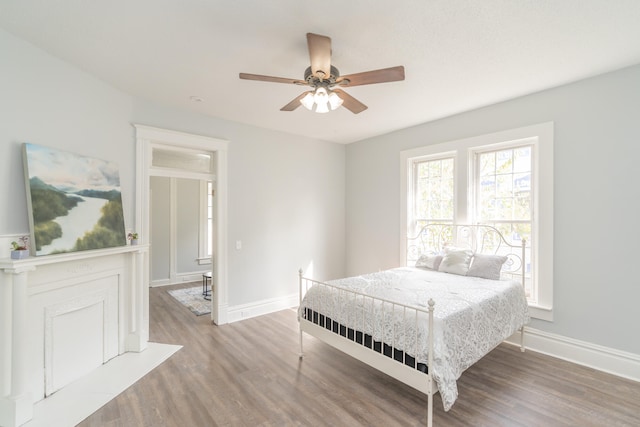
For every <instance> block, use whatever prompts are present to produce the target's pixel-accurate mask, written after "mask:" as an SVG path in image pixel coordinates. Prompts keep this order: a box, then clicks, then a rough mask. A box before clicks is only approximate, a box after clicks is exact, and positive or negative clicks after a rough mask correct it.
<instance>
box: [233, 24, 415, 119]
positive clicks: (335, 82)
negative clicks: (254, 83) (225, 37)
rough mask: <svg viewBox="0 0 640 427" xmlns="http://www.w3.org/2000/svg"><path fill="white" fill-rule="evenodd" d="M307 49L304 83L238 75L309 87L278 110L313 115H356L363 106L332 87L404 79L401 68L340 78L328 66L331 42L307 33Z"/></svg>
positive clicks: (364, 107) (335, 71)
mask: <svg viewBox="0 0 640 427" xmlns="http://www.w3.org/2000/svg"><path fill="white" fill-rule="evenodd" d="M307 46H308V48H309V57H310V58H311V66H310V67H308V68H307V69H306V70H305V72H304V80H296V79H287V78H283V77H271V76H262V75H259V74H247V73H240V78H241V79H245V80H259V81H264V82H273V83H288V84H295V85H301V86H310V87H311V88H312V90H310V91H307V92H303V93H302V94H300V95H299V96H298V97H296V98H295V99H294V100H293V101H291V102H290V103H288V104H287V105H285V106H284V107H282V108H281V109H280V111H293V110H295V109H296V108H298V107H299V106H300V105H304V106H305V107H306V108H308V109H309V110H312V111H315V112H317V113H326V112H328V111H330V110H335V109H336V108H338V107H340V105H344V107H345V108H347V109H348V110H349V111H351V112H352V113H354V114H358V113H360V112H362V111H364V110H366V109H367V106H366V105H364V104H363V103H362V102H360V101H358V100H357V99H355V98H354V97H353V96H351V95H349V94H348V93H346V92H345V91H343V90H341V89H334V88H335V87H336V86H340V87H349V86H362V85H369V84H374V83H385V82H395V81H399V80H404V67H403V66H402V65H400V66H398V67H391V68H383V69H381V70H373V71H365V72H362V73H356V74H349V75H346V76H341V75H340V72H339V71H338V69H337V68H336V67H334V66H333V65H331V39H330V38H329V37H327V36H321V35H318V34H313V33H307Z"/></svg>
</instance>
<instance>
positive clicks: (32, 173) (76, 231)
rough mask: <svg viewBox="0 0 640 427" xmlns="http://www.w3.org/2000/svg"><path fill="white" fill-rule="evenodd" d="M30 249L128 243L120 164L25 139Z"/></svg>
mask: <svg viewBox="0 0 640 427" xmlns="http://www.w3.org/2000/svg"><path fill="white" fill-rule="evenodd" d="M23 155H24V164H25V175H26V179H27V185H26V188H27V202H28V203H29V214H30V218H29V222H30V224H31V237H32V243H33V246H32V248H31V251H32V254H33V253H35V254H36V255H38V256H39V255H49V254H57V253H63V252H75V251H84V250H89V249H102V248H110V247H115V246H125V245H126V236H125V231H124V215H123V211H122V196H121V192H120V175H119V172H118V166H117V165H116V164H115V163H113V162H108V161H104V160H99V159H93V158H90V157H84V156H79V155H77V154H73V153H69V152H65V151H60V150H56V149H52V148H47V147H43V146H39V145H35V144H24V145H23Z"/></svg>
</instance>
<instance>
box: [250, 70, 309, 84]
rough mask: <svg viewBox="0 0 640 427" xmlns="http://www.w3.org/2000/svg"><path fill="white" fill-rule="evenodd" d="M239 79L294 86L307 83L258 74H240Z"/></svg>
mask: <svg viewBox="0 0 640 427" xmlns="http://www.w3.org/2000/svg"><path fill="white" fill-rule="evenodd" d="M240 78H241V79H244V80H258V81H261V82H272V83H289V84H294V85H306V84H307V82H305V81H304V80H297V79H287V78H284V77H271V76H261V75H260V74H247V73H240Z"/></svg>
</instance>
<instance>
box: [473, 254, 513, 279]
mask: <svg viewBox="0 0 640 427" xmlns="http://www.w3.org/2000/svg"><path fill="white" fill-rule="evenodd" d="M506 261H507V257H506V256H502V255H484V254H476V255H474V256H473V263H472V264H471V267H470V268H469V271H467V276H474V277H482V278H483V279H492V280H500V271H501V270H502V264H504V263H505V262H506Z"/></svg>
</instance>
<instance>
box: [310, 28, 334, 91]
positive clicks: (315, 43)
mask: <svg viewBox="0 0 640 427" xmlns="http://www.w3.org/2000/svg"><path fill="white" fill-rule="evenodd" d="M307 46H308V48H309V58H310V59H311V74H312V75H313V76H315V77H317V78H318V79H320V80H323V79H328V78H329V76H330V75H331V39H330V38H329V37H327V36H321V35H318V34H313V33H307Z"/></svg>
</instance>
